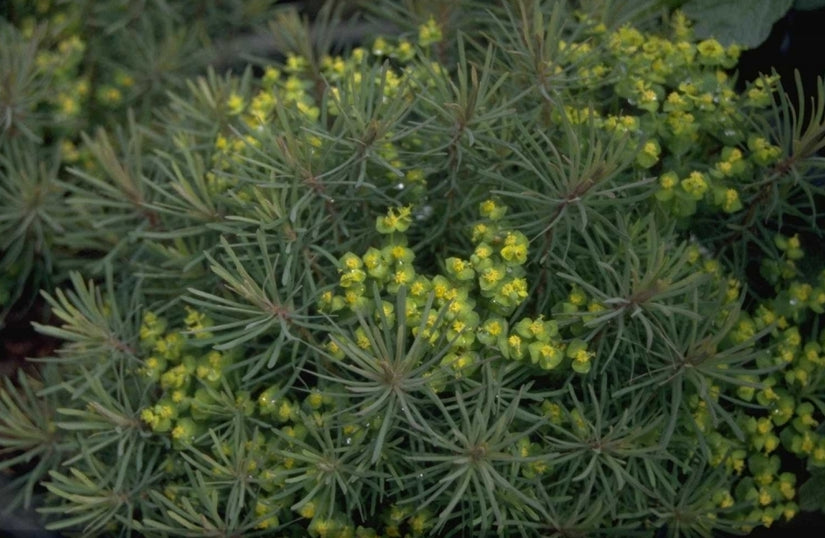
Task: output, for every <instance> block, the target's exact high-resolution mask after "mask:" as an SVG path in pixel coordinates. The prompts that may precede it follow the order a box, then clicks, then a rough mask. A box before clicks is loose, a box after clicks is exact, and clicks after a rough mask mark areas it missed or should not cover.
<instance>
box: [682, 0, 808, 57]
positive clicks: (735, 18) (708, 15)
mask: <svg viewBox="0 0 825 538" xmlns="http://www.w3.org/2000/svg"><path fill="white" fill-rule="evenodd" d="M793 2H794V0H690V1H689V2H686V3H685V4H684V5H683V6H682V11H684V12H685V15H687V16H688V17H689V18H691V19H693V20H694V21H695V22H696V25H695V31H696V35H697V36H698V37H700V38H708V37H714V38H716V39H717V40H719V42H720V43H722V44H723V45H726V46H727V45H731V44H733V43H736V44H737V45H740V46H742V47H745V48H754V47H757V46H759V45H760V44H761V43H762V42H763V41H765V40H766V39H767V38H768V36H769V35H770V33H771V28H772V27H773V24H774V23H775V22H776V21H778V20H779V19H781V18H782V17H783V16H784V15H785V13H787V12H788V10H789V9H790V8H791V5H792V4H793Z"/></svg>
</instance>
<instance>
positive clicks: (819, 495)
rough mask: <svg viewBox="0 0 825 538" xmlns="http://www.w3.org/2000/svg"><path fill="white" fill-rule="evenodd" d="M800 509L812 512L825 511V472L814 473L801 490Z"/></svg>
mask: <svg viewBox="0 0 825 538" xmlns="http://www.w3.org/2000/svg"><path fill="white" fill-rule="evenodd" d="M799 508H801V509H802V510H806V511H810V512H814V511H817V510H823V509H825V472H822V471H819V472H814V473H812V474H811V477H810V478H809V479H808V480H807V481H806V482H805V483H804V484H802V486H801V487H800V488H799Z"/></svg>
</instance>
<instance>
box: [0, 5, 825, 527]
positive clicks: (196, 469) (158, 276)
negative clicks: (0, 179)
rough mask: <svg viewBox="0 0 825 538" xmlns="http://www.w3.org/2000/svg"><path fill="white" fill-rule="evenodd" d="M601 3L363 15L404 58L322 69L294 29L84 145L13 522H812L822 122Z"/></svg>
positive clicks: (663, 15)
mask: <svg viewBox="0 0 825 538" xmlns="http://www.w3.org/2000/svg"><path fill="white" fill-rule="evenodd" d="M620 4H621V3H613V2H583V3H575V2H551V1H547V2H541V1H533V2H527V1H523V2H522V1H519V2H501V3H497V2H494V3H485V4H483V6H482V5H480V4H476V3H474V2H470V1H467V2H443V3H438V2H434V3H432V6H430V7H432V8H433V9H431V10H427V9H424V8H423V7H421V6H419V5H417V4H416V5H415V6H409V7H406V6H405V7H399V4H398V3H393V2H386V3H378V4H376V5H373V6H371V9H370V16H371V17H376V18H379V19H380V18H381V17H385V18H387V19H388V20H392V21H394V22H395V24H396V25H397V28H398V29H399V31H398V32H396V33H394V34H393V35H392V36H383V37H376V38H374V39H373V40H371V41H367V42H365V43H364V44H363V45H362V46H358V47H354V48H351V49H349V50H346V51H344V52H341V51H340V50H337V49H336V50H333V49H332V48H331V44H330V43H328V42H324V41H322V40H321V39H318V38H317V37H318V36H319V35H320V34H318V33H313V32H312V31H310V29H309V28H308V27H307V26H305V25H304V23H302V22H301V21H300V19H299V17H297V16H296V15H285V14H283V13H282V14H281V15H280V16H279V17H277V18H276V22H275V23H273V25H272V27H271V29H272V30H273V31H275V33H277V34H278V36H277V40H278V42H279V43H280V44H281V46H283V47H287V49H288V50H287V54H286V55H285V57H284V60H283V62H268V63H265V64H264V65H260V66H258V68H257V69H255V70H252V69H248V70H245V71H243V72H242V73H236V74H232V73H230V74H226V75H219V74H217V73H215V72H214V71H208V72H207V73H206V74H204V75H203V76H202V77H200V78H196V79H193V80H191V81H189V82H188V83H187V84H186V85H185V88H180V89H178V90H177V91H175V92H172V93H171V94H170V95H169V97H168V100H167V101H166V102H165V103H164V104H163V105H162V106H157V107H156V110H155V111H154V112H155V114H154V116H153V119H151V120H150V119H148V118H147V117H144V116H142V115H140V114H138V115H135V114H132V115H130V116H126V119H125V120H124V121H123V122H122V123H121V125H120V126H119V127H118V128H101V129H99V130H96V131H95V132H90V133H88V134H86V135H85V136H83V137H82V143H81V145H80V150H79V151H82V152H83V153H84V155H85V157H84V158H83V159H82V160H80V161H78V163H77V164H76V165H75V166H74V167H72V168H71V169H70V170H64V169H63V168H60V167H58V169H57V170H59V172H60V173H61V174H63V172H64V171H65V172H66V173H67V174H68V175H66V177H64V176H62V175H61V178H62V179H60V184H61V185H63V186H64V188H65V190H64V191H63V194H62V195H61V196H62V198H61V199H60V204H57V205H58V206H59V207H58V208H56V210H57V209H59V210H60V211H65V212H66V215H67V216H66V217H65V219H70V220H66V221H64V220H61V221H60V222H69V221H70V222H72V223H73V226H71V227H65V226H64V228H65V230H63V231H65V234H66V237H74V238H76V239H77V238H82V241H83V243H82V244H83V245H85V248H87V249H88V251H89V252H102V251H107V252H109V254H108V255H106V256H99V257H95V258H94V263H90V264H86V265H85V269H84V271H85V272H75V273H72V274H71V276H70V277H69V282H68V283H67V286H65V287H61V288H59V289H56V290H54V291H51V292H47V293H45V298H46V300H47V302H48V304H49V305H50V306H51V310H52V312H53V314H54V319H55V322H54V323H52V324H47V323H43V324H38V325H37V329H38V330H39V331H41V332H42V333H43V334H46V335H50V336H53V337H56V338H58V339H60V340H61V341H63V342H64V343H63V345H62V346H61V347H60V348H59V349H58V350H57V351H56V353H55V355H54V356H53V357H50V358H44V359H41V360H39V361H38V363H39V364H38V366H39V368H38V370H37V373H36V374H35V373H32V374H20V376H19V377H18V379H16V380H10V381H7V382H5V383H4V385H3V388H2V392H0V406H2V407H0V417H2V418H0V450H2V452H3V454H4V456H6V459H4V460H3V462H2V463H0V466H2V468H3V469H4V470H7V471H8V472H11V473H13V474H14V476H15V477H16V478H15V481H14V482H13V487H10V488H9V492H8V495H10V498H11V502H10V503H7V507H6V508H7V509H11V510H13V509H16V508H17V507H18V506H28V505H30V504H31V503H32V502H33V501H32V499H33V494H34V493H36V492H42V493H43V495H44V497H43V501H42V503H41V504H40V506H39V510H40V512H41V513H42V515H43V516H44V520H45V522H46V524H47V526H48V527H49V528H51V529H55V530H60V531H62V532H64V533H66V534H68V535H84V536H88V535H130V534H133V533H134V534H138V533H139V534H145V535H163V536H203V535H208V536H239V535H244V536H247V535H248V536H254V535H273V534H274V535H285V536H289V535H295V536H304V535H307V534H309V535H311V536H319V537H331V536H342V537H343V536H359V537H366V536H430V535H436V536H477V535H502V536H510V535H512V536H554V535H555V536H577V535H599V534H608V533H610V532H616V533H620V534H621V535H623V536H628V535H638V536H652V535H653V534H654V533H655V532H661V533H663V534H666V535H672V536H683V535H686V536H711V535H713V534H714V533H718V532H720V531H727V532H746V531H748V530H750V529H752V528H754V527H755V526H760V525H764V526H770V525H772V524H774V523H775V522H777V521H781V520H788V519H791V518H793V517H794V515H795V514H796V513H797V512H798V510H799V506H800V505H802V506H803V507H805V508H808V509H819V508H822V506H819V505H817V502H818V501H817V500H816V499H820V498H821V496H818V495H819V492H820V491H821V478H822V474H821V471H820V469H821V468H822V467H823V466H825V437H823V435H822V433H821V431H820V428H819V425H820V422H821V421H822V419H823V413H825V402H824V401H823V390H825V384H823V383H825V381H823V377H822V368H821V367H822V365H823V361H824V360H825V359H823V355H822V346H823V345H825V336H823V334H821V332H820V331H821V327H820V318H821V315H822V313H823V310H824V309H825V276H823V275H825V272H823V267H822V263H821V260H820V259H817V258H816V253H815V252H813V253H806V250H810V249H809V247H810V246H815V245H816V244H817V243H816V242H817V241H818V240H819V228H820V224H821V217H819V213H818V209H817V208H818V206H819V204H820V203H821V200H822V194H823V192H822V188H821V182H822V171H821V160H820V159H819V157H818V156H817V155H818V152H819V150H820V149H821V146H822V140H823V133H824V132H825V124H823V114H822V110H823V108H822V107H823V103H824V102H825V101H823V99H825V90H823V88H822V85H820V87H819V91H818V92H817V94H816V95H814V96H803V95H797V94H796V93H794V92H791V93H790V94H789V93H787V92H786V91H785V90H784V89H783V88H782V86H781V85H780V84H779V81H778V79H777V77H775V76H772V75H770V74H767V75H765V76H763V77H761V78H760V79H758V80H756V81H753V82H747V83H745V90H744V91H742V92H738V91H736V89H735V86H734V79H733V75H732V74H731V70H732V69H733V68H734V67H735V65H736V61H737V58H738V55H739V52H740V50H739V48H738V47H736V46H735V45H731V46H723V45H721V44H720V43H719V42H718V41H716V40H715V39H712V38H709V39H703V40H699V39H696V38H694V35H693V33H692V30H691V23H690V21H688V20H687V19H686V18H685V17H684V16H683V15H682V14H681V13H680V12H678V11H669V10H666V9H663V8H658V7H656V4H655V3H649V4H645V5H643V6H642V5H641V4H639V5H637V6H635V7H634V8H633V10H628V9H627V8H623V7H622V5H624V4H621V5H620ZM481 7H483V8H484V9H480V8H481ZM338 14H340V12H338V11H335V10H334V9H325V10H324V11H322V14H321V18H320V21H319V23H318V24H320V25H321V26H323V25H324V24H331V23H330V21H335V17H336V16H337V15H338ZM21 144H22V143H21ZM10 147H11V146H10ZM14 148H15V150H14V151H15V152H17V153H20V154H21V155H24V154H25V151H24V150H23V149H22V148H23V146H22V145H17V146H14ZM17 153H14V154H15V155H16V154H17ZM7 160H8V159H7ZM3 162H6V161H3ZM8 162H9V163H10V164H9V165H8V166H7V168H4V170H6V169H8V170H17V169H18V168H20V169H23V170H28V169H29V168H31V167H28V168H27V167H25V166H22V165H24V164H26V163H27V162H28V161H27V160H26V159H25V158H24V157H21V158H20V159H18V160H8ZM35 168H36V167H35ZM37 170H40V175H36V174H33V173H32V174H29V175H30V176H32V177H31V181H34V182H36V181H46V180H47V179H49V178H50V177H52V176H51V175H50V173H51V172H49V171H50V170H51V168H49V167H45V168H37ZM44 174H45V175H44ZM27 177H28V176H27ZM9 188H11V187H9ZM14 188H15V189H20V190H21V191H22V190H25V189H27V188H29V183H26V182H20V183H15V184H14ZM18 198H19V197H18ZM44 203H45V202H44ZM51 222H52V221H51V220H49V219H46V218H43V219H42V220H41V221H32V223H31V228H30V229H31V230H32V233H35V232H37V231H38V230H40V229H45V228H44V226H46V227H48V226H50V225H51V224H50V223H51ZM52 228H53V229H54V230H60V228H58V227H54V226H53V227H52ZM8 237H9V238H10V239H7V240H6V239H4V241H11V242H9V243H8V245H7V246H4V248H5V249H7V250H10V249H11V248H12V247H13V245H14V244H16V243H14V241H15V240H16V239H15V237H16V236H14V235H9V236H8ZM37 237H39V236H37ZM77 240H78V241H80V240H79V239H77ZM75 244H79V243H75ZM4 245H5V243H4ZM68 250H69V251H70V250H71V249H68ZM71 261H72V258H71V256H69V257H68V263H70V262H71ZM74 267H77V268H83V267H84V265H82V264H77V263H76V264H75V265H74ZM800 469H802V470H800ZM809 475H810V476H811V477H812V478H810V480H809V479H808V476H809ZM803 481H804V484H803Z"/></svg>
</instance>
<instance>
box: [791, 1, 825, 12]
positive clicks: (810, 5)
mask: <svg viewBox="0 0 825 538" xmlns="http://www.w3.org/2000/svg"><path fill="white" fill-rule="evenodd" d="M823 7H825V0H796V2H794V3H793V8H794V9H798V10H799V11H813V10H815V9H822V8H823Z"/></svg>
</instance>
